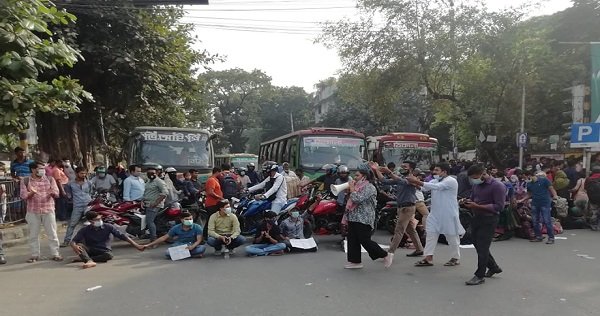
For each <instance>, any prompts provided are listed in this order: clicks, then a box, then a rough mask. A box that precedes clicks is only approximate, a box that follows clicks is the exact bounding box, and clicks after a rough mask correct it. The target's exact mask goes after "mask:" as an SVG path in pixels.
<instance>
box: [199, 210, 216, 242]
mask: <svg viewBox="0 0 600 316" xmlns="http://www.w3.org/2000/svg"><path fill="white" fill-rule="evenodd" d="M218 211H219V207H218V206H216V205H213V206H207V207H206V215H207V216H206V224H205V225H204V227H202V240H204V241H207V240H208V221H209V220H210V216H211V215H213V214H214V213H216V212H218Z"/></svg>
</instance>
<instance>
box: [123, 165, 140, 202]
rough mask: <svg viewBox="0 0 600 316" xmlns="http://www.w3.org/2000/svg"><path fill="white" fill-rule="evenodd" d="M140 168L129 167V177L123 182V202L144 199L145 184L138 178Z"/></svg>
mask: <svg viewBox="0 0 600 316" xmlns="http://www.w3.org/2000/svg"><path fill="white" fill-rule="evenodd" d="M141 175H142V168H140V167H139V166H136V165H131V166H129V177H127V178H126V179H125V180H124V181H123V200H124V201H138V200H141V199H142V197H144V189H145V186H146V184H145V183H144V180H142V178H141V177H140V176H141Z"/></svg>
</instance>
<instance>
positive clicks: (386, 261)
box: [383, 253, 394, 268]
mask: <svg viewBox="0 0 600 316" xmlns="http://www.w3.org/2000/svg"><path fill="white" fill-rule="evenodd" d="M393 261H394V254H393V253H388V255H387V256H385V258H383V266H384V267H386V268H389V267H391V266H392V262H393Z"/></svg>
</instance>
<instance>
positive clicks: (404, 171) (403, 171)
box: [400, 169, 410, 176]
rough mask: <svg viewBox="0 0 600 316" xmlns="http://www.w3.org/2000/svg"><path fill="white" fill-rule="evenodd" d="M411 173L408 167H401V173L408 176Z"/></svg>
mask: <svg viewBox="0 0 600 316" xmlns="http://www.w3.org/2000/svg"><path fill="white" fill-rule="evenodd" d="M409 173H410V171H408V169H400V174H401V175H403V176H406V175H408V174H409Z"/></svg>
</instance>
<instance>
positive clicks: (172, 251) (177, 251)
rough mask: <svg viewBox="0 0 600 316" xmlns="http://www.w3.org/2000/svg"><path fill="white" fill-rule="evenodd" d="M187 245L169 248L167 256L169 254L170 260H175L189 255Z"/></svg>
mask: <svg viewBox="0 0 600 316" xmlns="http://www.w3.org/2000/svg"><path fill="white" fill-rule="evenodd" d="M187 247H188V246H187V245H180V246H175V247H171V248H169V256H171V260H173V261H177V260H181V259H185V258H189V257H191V256H192V255H191V254H190V251H189V250H188V249H187Z"/></svg>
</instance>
